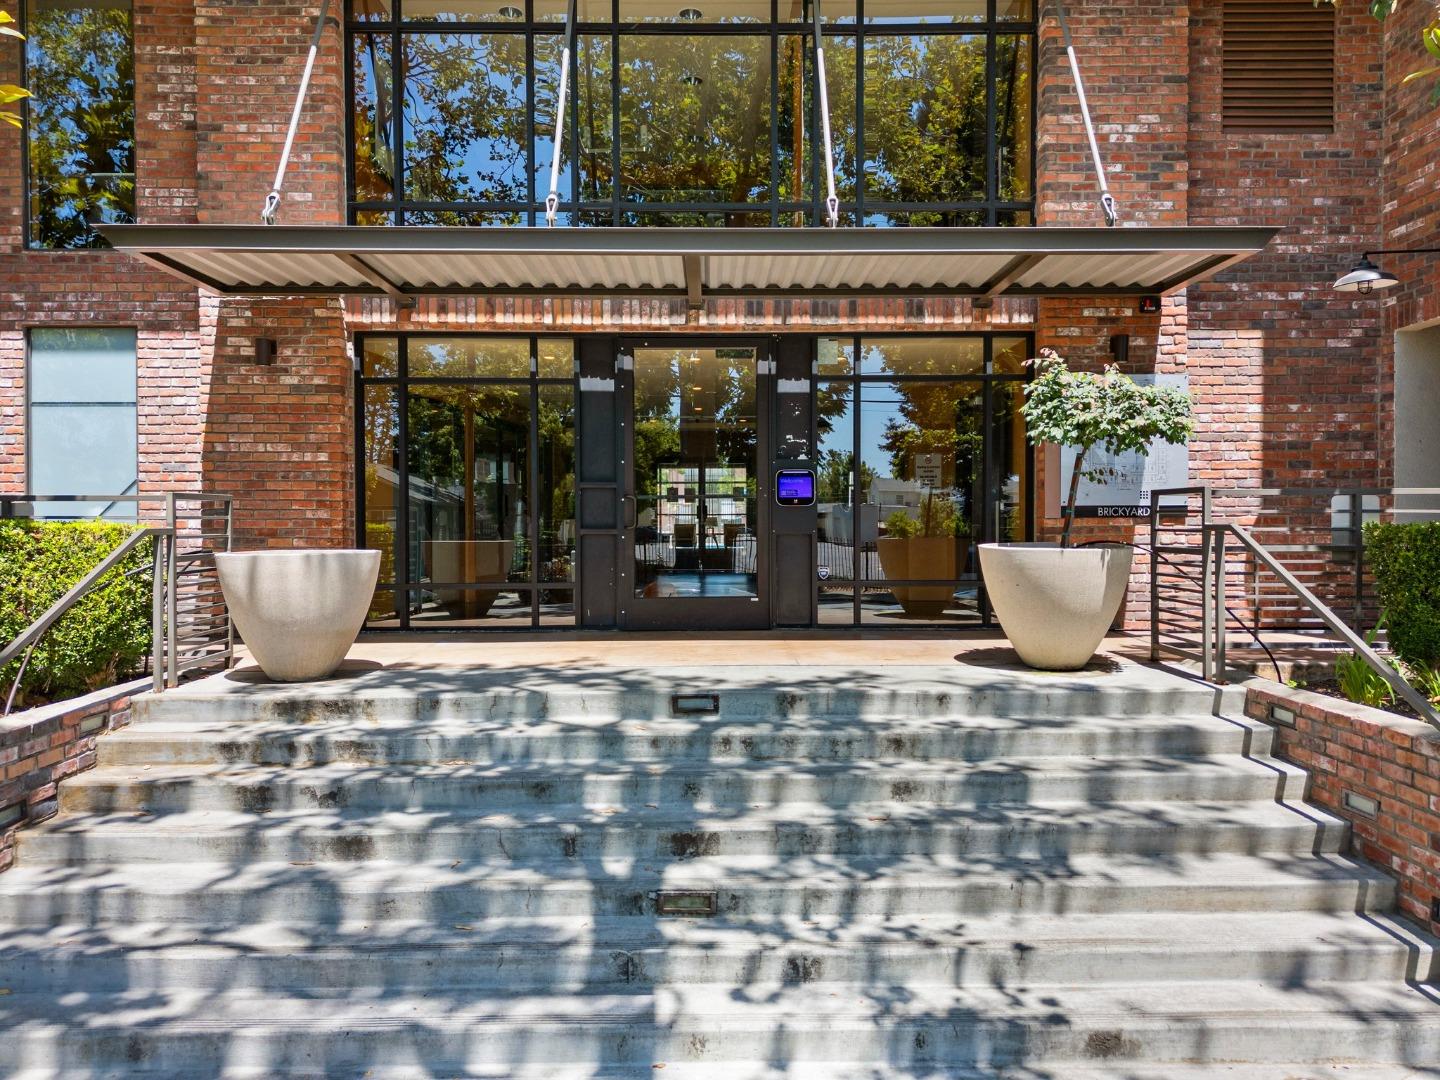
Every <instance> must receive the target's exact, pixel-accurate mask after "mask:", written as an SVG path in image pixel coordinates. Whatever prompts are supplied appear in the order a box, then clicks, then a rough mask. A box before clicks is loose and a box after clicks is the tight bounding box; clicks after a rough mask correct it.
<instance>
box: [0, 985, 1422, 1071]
mask: <svg viewBox="0 0 1440 1080" xmlns="http://www.w3.org/2000/svg"><path fill="white" fill-rule="evenodd" d="M1432 994H1433V991H1426V990H1423V989H1412V988H1410V987H1406V986H1395V985H1387V986H1375V985H1365V984H1357V985H1341V984H1318V985H1315V986H1298V987H1271V986H1257V985H1253V984H1245V983H1238V984H1237V983H1235V982H1224V981H1221V982H1213V983H1212V982H1207V983H1187V984H1165V983H1143V984H1136V985H1132V986H1102V987H1088V988H1083V989H1082V988H1076V989H1070V988H1053V987H1041V988H1036V989H1031V988H1028V987H977V988H968V987H967V988H959V989H956V988H952V987H943V986H937V987H929V986H923V985H921V986H913V987H912V986H909V985H906V984H898V985H897V984H891V983H886V982H883V981H875V982H867V983H865V984H862V985H853V986H849V985H845V984H834V985H832V986H830V987H828V988H826V989H824V990H817V988H816V987H814V986H812V985H798V986H792V985H785V984H770V983H761V982H752V983H747V984H745V985H743V986H738V987H705V986H701V987H693V986H692V987H675V988H666V989H662V990H657V991H655V992H653V993H633V994H620V995H606V994H574V995H556V996H541V997H535V996H529V995H523V994H509V995H503V996H498V997H485V996H479V995H475V994H471V993H467V992H465V991H463V990H462V991H457V992H444V991H438V992H436V993H433V994H427V995H423V996H417V995H407V994H404V993H391V992H386V991H384V990H382V989H381V988H375V989H374V990H372V991H370V992H368V993H361V992H357V993H355V994H352V995H329V994H324V993H320V992H317V991H314V990H311V991H308V992H306V993H304V994H296V995H286V994H281V993H275V992H269V991H267V992H260V993H256V992H249V991H225V992H221V993H215V992H211V991H205V990H171V991H164V992H156V991H151V990H141V991H133V992H127V993H124V994H104V993H76V994H72V995H67V996H66V997H64V998H61V999H58V1000H57V999H55V998H53V997H49V996H46V995H32V994H15V995H10V996H7V997H3V998H0V1028H3V1029H4V1030H5V1031H6V1032H7V1038H6V1039H4V1040H0V1072H5V1073H6V1074H7V1075H8V1073H10V1072H18V1071H20V1070H22V1069H26V1068H30V1069H37V1068H41V1067H46V1068H51V1069H56V1070H63V1069H80V1068H94V1069H105V1068H111V1069H113V1068H117V1067H119V1066H122V1065H128V1066H129V1067H130V1070H131V1072H130V1075H138V1076H143V1075H147V1074H149V1075H171V1076H213V1075H218V1074H220V1073H221V1071H222V1070H223V1069H225V1068H230V1069H242V1068H250V1069H269V1070H271V1071H272V1072H273V1073H275V1074H283V1073H284V1072H286V1071H287V1070H288V1071H291V1072H294V1071H298V1070H301V1069H309V1070H311V1071H312V1072H319V1073H323V1074H324V1075H326V1076H349V1075H360V1074H361V1073H362V1072H363V1071H364V1070H366V1069H376V1070H383V1069H386V1068H414V1067H416V1066H417V1065H419V1066H423V1067H424V1068H428V1069H429V1070H431V1072H432V1073H434V1074H437V1075H473V1074H474V1073H475V1072H477V1071H479V1070H481V1069H484V1068H490V1069H494V1068H495V1067H497V1066H498V1067H507V1068H508V1067H513V1066H514V1065H516V1064H517V1063H523V1064H524V1065H526V1066H529V1067H531V1068H536V1067H539V1066H543V1065H548V1064H552V1063H553V1064H555V1065H558V1066H562V1067H571V1066H573V1065H574V1064H575V1063H576V1062H587V1063H592V1064H595V1065H597V1066H603V1067H606V1068H611V1069H622V1068H631V1069H634V1068H647V1067H648V1068H650V1069H654V1068H655V1066H657V1065H665V1066H667V1067H668V1068H675V1069H677V1070H678V1071H677V1073H676V1074H675V1075H682V1076H683V1075H684V1071H683V1070H684V1067H685V1066H687V1065H688V1064H690V1063H692V1062H699V1063H706V1064H718V1063H721V1062H741V1063H750V1064H751V1067H753V1063H756V1062H774V1061H784V1062H787V1063H788V1062H810V1063H817V1062H830V1061H836V1060H839V1061H845V1062H851V1063H861V1062H863V1063H866V1064H869V1065H871V1066H876V1067H891V1068H895V1067H900V1068H908V1069H911V1070H915V1071H920V1070H923V1069H924V1068H926V1067H931V1068H932V1069H944V1068H949V1069H952V1070H953V1069H962V1068H967V1067H969V1068H984V1067H988V1066H991V1065H1013V1064H1020V1063H1027V1064H1031V1065H1041V1066H1043V1065H1046V1064H1049V1065H1052V1066H1056V1067H1057V1068H1058V1066H1059V1063H1068V1062H1074V1063H1078V1064H1087V1065H1092V1066H1093V1065H1095V1064H1097V1063H1100V1062H1103V1063H1104V1064H1106V1065H1108V1066H1113V1067H1115V1068H1116V1075H1122V1076H1123V1075H1124V1073H1123V1071H1122V1070H1123V1068H1124V1065H1125V1064H1126V1063H1128V1062H1142V1063H1143V1064H1144V1065H1146V1066H1149V1067H1152V1068H1153V1067H1155V1066H1156V1065H1159V1064H1161V1063H1165V1062H1176V1063H1184V1064H1186V1065H1203V1064H1208V1063H1211V1062H1219V1063H1235V1062H1245V1063H1251V1064H1261V1063H1282V1062H1283V1063H1291V1062H1300V1063H1304V1062H1315V1063H1320V1064H1325V1065H1335V1064H1340V1063H1345V1062H1356V1063H1362V1064H1365V1065H1369V1066H1373V1065H1377V1064H1387V1063H1393V1064H1397V1065H1404V1066H1407V1067H1408V1066H1424V1067H1431V1066H1433V1065H1434V1063H1435V1062H1437V1061H1440V1006H1437V1004H1436V1001H1435V999H1434V997H1433V996H1429V995H1432ZM656 1071H658V1070H656ZM1060 1075H1063V1069H1062V1070H1060Z"/></svg>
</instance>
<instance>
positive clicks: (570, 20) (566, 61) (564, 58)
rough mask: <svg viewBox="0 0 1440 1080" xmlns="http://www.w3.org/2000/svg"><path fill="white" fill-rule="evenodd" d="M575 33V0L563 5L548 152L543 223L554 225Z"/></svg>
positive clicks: (557, 203) (557, 207)
mask: <svg viewBox="0 0 1440 1080" xmlns="http://www.w3.org/2000/svg"><path fill="white" fill-rule="evenodd" d="M574 34H575V0H570V3H568V4H567V5H566V6H565V44H564V46H563V48H562V49H561V51H560V94H559V97H558V98H557V99H556V104H555V147H554V149H553V151H552V152H551V154H550V192H549V194H548V195H546V196H545V224H546V226H547V227H549V228H553V227H554V225H555V217H556V214H557V212H558V211H559V209H560V150H561V147H562V146H564V144H565V102H566V95H567V94H568V92H569V89H570V46H571V44H572V42H573V41H574Z"/></svg>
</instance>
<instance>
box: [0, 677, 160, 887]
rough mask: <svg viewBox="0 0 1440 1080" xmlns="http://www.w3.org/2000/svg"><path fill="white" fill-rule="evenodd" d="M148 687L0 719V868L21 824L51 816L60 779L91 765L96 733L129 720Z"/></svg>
mask: <svg viewBox="0 0 1440 1080" xmlns="http://www.w3.org/2000/svg"><path fill="white" fill-rule="evenodd" d="M149 687H150V680H149V679H139V680H136V681H134V682H128V683H124V684H122V685H120V686H115V687H111V688H110V689H108V690H97V691H96V692H95V693H93V694H87V695H85V696H84V697H80V698H72V699H71V700H70V701H61V702H57V703H56V704H54V705H44V706H41V707H40V708H38V709H27V710H26V711H25V712H22V713H17V714H15V715H13V716H9V717H7V718H5V719H3V720H0V871H3V870H5V869H7V868H8V867H9V866H10V865H11V864H12V863H13V862H14V861H15V834H16V833H17V832H18V831H19V830H20V828H21V826H23V825H27V824H34V823H35V822H37V821H44V820H45V819H46V818H50V817H54V816H55V814H56V813H57V811H58V810H59V807H60V799H59V794H58V790H57V789H58V785H59V783H60V781H61V780H63V779H64V778H65V777H67V776H72V775H74V774H75V773H77V772H80V771H82V770H84V769H89V768H92V767H94V765H95V740H96V738H97V737H98V736H100V735H102V734H104V733H105V732H107V731H113V730H114V729H115V728H118V727H124V726H125V725H126V724H128V723H129V722H130V699H131V697H133V696H134V695H135V694H138V693H140V692H141V691H143V690H148V689H149ZM17 808H18V810H19V814H20V816H19V817H18V818H16V816H15V812H16V809H17Z"/></svg>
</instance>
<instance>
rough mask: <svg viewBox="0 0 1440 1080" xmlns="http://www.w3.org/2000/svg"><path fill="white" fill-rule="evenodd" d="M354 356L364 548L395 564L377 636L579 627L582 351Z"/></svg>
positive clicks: (416, 343) (383, 339)
mask: <svg viewBox="0 0 1440 1080" xmlns="http://www.w3.org/2000/svg"><path fill="white" fill-rule="evenodd" d="M355 347H356V350H357V352H358V353H359V354H360V356H361V357H362V363H361V376H360V408H359V414H360V419H359V423H360V426H361V438H362V441H363V457H362V461H363V467H364V474H363V477H362V480H361V485H360V487H361V523H362V529H363V536H362V538H361V540H360V543H361V544H362V545H363V546H365V547H369V548H374V549H377V550H379V551H381V552H382V560H381V562H382V565H381V574H380V579H379V582H378V585H377V589H376V594H375V599H374V601H373V603H372V605H371V610H370V625H374V626H393V627H399V628H405V627H409V626H416V627H419V626H426V625H447V626H471V627H488V626H497V625H503V626H516V625H526V626H529V625H535V624H538V622H539V621H541V620H543V622H544V624H545V625H556V624H558V623H559V622H562V621H564V620H565V618H566V617H567V616H566V613H567V612H568V613H569V615H568V618H569V620H570V622H571V624H572V625H573V620H574V590H573V584H574V582H575V580H576V575H575V545H576V530H575V502H576V494H575V426H576V417H575V396H574V359H573V350H574V343H573V341H572V340H570V339H568V338H532V337H506V338H501V337H493V338H492V337H481V336H474V335H438V334H430V335H408V334H402V335H389V334H387V335H373V336H370V335H363V336H361V337H360V338H359V339H358V340H357V342H356V346H355ZM402 358H403V360H404V363H400V360H401V359H402ZM532 358H534V359H533V360H532ZM534 370H538V371H539V374H538V375H537V374H534V373H533V371H534Z"/></svg>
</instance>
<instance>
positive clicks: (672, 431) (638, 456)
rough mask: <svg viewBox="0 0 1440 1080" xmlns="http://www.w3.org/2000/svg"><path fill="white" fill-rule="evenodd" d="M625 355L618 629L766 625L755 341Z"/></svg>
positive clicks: (641, 347) (764, 458)
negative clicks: (624, 564) (623, 569)
mask: <svg viewBox="0 0 1440 1080" xmlns="http://www.w3.org/2000/svg"><path fill="white" fill-rule="evenodd" d="M624 351H625V352H626V353H627V354H628V355H629V357H630V359H631V361H632V364H631V367H630V371H629V372H628V376H629V377H628V378H626V379H624V380H623V381H622V386H621V388H620V389H621V392H622V393H623V394H624V396H625V399H626V404H627V408H626V413H627V416H626V420H625V460H626V469H625V478H626V490H625V499H624V501H625V515H624V525H625V533H626V542H625V544H624V550H625V552H626V553H627V554H626V556H625V558H626V560H627V561H628V564H629V570H630V572H629V573H628V574H624V575H622V576H621V577H620V579H619V585H620V592H621V596H620V607H621V611H622V613H623V623H624V625H625V626H626V628H628V629H679V628H694V629H707V630H713V629H751V628H761V627H765V626H768V625H769V603H768V594H767V580H766V567H765V562H766V548H767V546H768V544H767V542H766V540H767V537H768V535H769V534H768V506H767V502H768V497H769V496H768V490H769V485H768V477H767V475H766V468H765V466H766V465H767V464H768V460H769V457H768V449H767V445H766V444H767V438H768V432H767V430H766V428H767V425H766V424H765V415H764V414H765V410H764V409H762V408H760V403H761V402H763V401H766V400H768V397H767V396H766V395H765V394H763V393H762V392H761V386H760V383H761V382H762V380H766V381H768V379H766V377H765V376H762V375H761V361H762V360H763V359H764V358H765V346H764V344H763V343H761V342H756V341H734V342H729V343H726V342H714V341H700V342H694V343H692V342H689V341H678V342H674V343H658V342H635V343H633V344H632V345H630V346H628V347H626V348H625V350H624ZM626 384H628V385H626Z"/></svg>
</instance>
